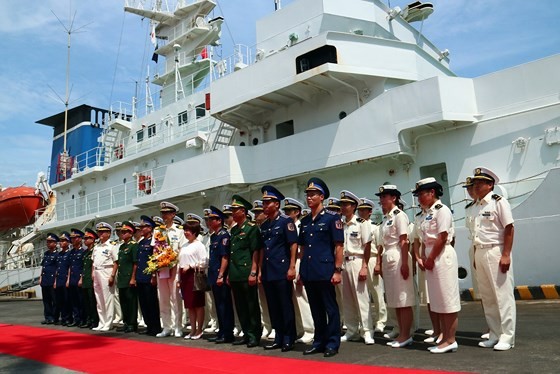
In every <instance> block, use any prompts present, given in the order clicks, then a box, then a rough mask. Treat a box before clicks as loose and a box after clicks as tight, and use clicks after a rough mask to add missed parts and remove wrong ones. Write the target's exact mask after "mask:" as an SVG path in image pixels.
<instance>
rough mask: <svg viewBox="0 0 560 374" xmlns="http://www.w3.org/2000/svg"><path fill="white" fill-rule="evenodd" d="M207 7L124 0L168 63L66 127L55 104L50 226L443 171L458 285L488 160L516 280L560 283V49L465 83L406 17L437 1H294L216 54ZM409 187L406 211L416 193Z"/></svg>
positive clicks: (368, 191) (214, 27)
mask: <svg viewBox="0 0 560 374" xmlns="http://www.w3.org/2000/svg"><path fill="white" fill-rule="evenodd" d="M276 3H277V4H279V2H276ZM215 6H216V1H214V0H193V1H186V0H185V1H179V2H178V3H177V4H176V5H173V6H171V5H170V7H167V2H163V3H162V2H161V1H156V2H155V4H154V6H153V7H148V5H147V4H145V1H140V0H136V1H135V0H127V1H126V4H125V11H127V12H130V13H133V14H137V15H138V16H140V17H144V18H146V19H150V20H152V22H153V25H154V27H153V32H154V35H153V36H152V40H153V41H154V44H157V49H156V53H157V55H158V57H159V64H158V67H159V70H157V71H156V72H155V74H154V73H153V72H152V73H151V74H150V76H149V78H148V82H147V85H146V95H145V96H146V99H145V100H142V101H140V99H138V98H134V99H133V100H132V103H131V104H130V105H129V106H126V105H118V106H114V107H112V108H111V109H110V110H102V109H98V108H92V107H89V106H80V107H78V108H74V109H73V110H71V111H70V112H69V118H73V121H71V122H72V123H69V124H68V128H67V130H66V131H64V126H63V123H64V121H63V120H62V116H61V115H57V116H53V117H50V118H47V119H44V120H41V121H39V122H40V123H43V124H47V125H51V126H53V127H54V129H55V137H54V143H53V144H54V145H53V160H52V166H51V173H50V182H51V185H52V188H53V190H54V191H55V192H56V197H57V200H56V205H55V208H54V212H55V218H54V219H53V220H51V221H50V222H48V223H45V224H43V225H42V226H41V227H40V231H41V232H48V231H55V232H59V231H62V230H67V229H69V228H70V227H86V226H87V227H90V226H92V225H93V224H94V223H95V222H99V221H101V220H103V221H107V222H114V221H122V220H138V218H139V216H140V215H141V214H157V213H158V210H159V209H158V207H159V205H158V204H159V202H161V201H163V200H167V201H172V202H173V203H175V204H177V205H178V206H179V208H180V209H181V211H182V212H194V213H197V214H200V213H201V211H202V209H203V208H205V207H207V206H208V205H210V204H213V205H221V204H224V203H228V202H229V201H230V198H231V195H232V194H234V193H240V194H242V195H243V196H245V197H246V198H248V199H257V198H259V197H260V187H261V186H262V185H263V184H267V183H272V184H274V185H275V186H277V187H278V188H279V189H280V190H281V191H283V193H284V194H285V195H287V196H291V197H294V198H297V199H299V200H301V201H305V199H304V186H305V183H306V181H307V179H308V178H309V177H310V176H319V177H320V178H322V179H323V180H325V181H326V182H327V184H328V185H329V188H330V190H331V191H333V195H336V194H337V192H338V191H340V190H342V189H348V190H351V191H353V192H354V193H356V194H358V195H359V196H363V197H369V198H372V197H374V193H375V192H376V191H377V188H378V186H380V185H381V184H383V183H385V182H390V183H391V184H396V185H398V186H399V188H400V190H401V191H410V190H411V189H412V188H413V186H414V183H415V182H416V181H417V180H419V179H421V178H424V177H428V176H433V177H435V178H436V179H437V180H438V181H439V182H440V183H441V184H442V185H443V186H444V189H445V194H444V196H443V201H444V202H445V203H446V204H448V205H449V206H450V207H452V209H453V212H454V216H455V224H456V226H457V230H456V231H457V234H456V235H457V240H456V249H457V252H458V255H459V266H460V271H459V277H460V286H461V288H462V289H466V288H469V287H470V286H471V274H470V266H469V264H468V255H467V251H468V245H469V244H468V239H467V233H466V230H465V227H464V206H465V205H466V204H467V202H468V201H467V196H466V195H465V191H464V189H463V188H462V182H463V181H464V180H465V178H466V177H467V176H469V175H471V174H472V172H473V169H474V168H475V167H478V166H487V167H489V168H491V169H492V170H494V171H495V172H496V173H497V174H498V175H499V176H500V177H501V183H500V185H498V186H497V188H496V192H497V193H499V194H501V195H502V196H504V197H505V198H507V199H508V200H509V202H510V204H511V205H512V207H513V215H514V218H515V220H516V223H515V244H514V249H513V256H514V258H515V260H514V261H515V265H514V272H515V281H516V284H517V285H531V286H533V285H543V284H560V272H558V271H557V267H558V265H559V264H560V254H559V252H558V251H557V250H556V248H557V241H556V232H555V231H556V230H558V229H559V228H560V215H559V213H560V199H559V198H558V196H557V189H558V186H559V185H560V168H559V161H560V70H559V69H558V67H559V66H560V56H558V55H556V56H552V57H549V58H545V59H542V60H539V61H534V62H531V63H527V64H524V65H521V66H517V67H514V68H510V69H506V70H503V71H498V72H495V73H492V74H488V75H484V76H481V77H477V78H474V79H471V78H461V77H457V76H456V75H455V74H454V73H453V72H452V71H451V70H450V69H449V59H448V53H447V51H442V50H440V49H439V48H438V47H436V46H435V45H433V44H432V43H431V42H430V41H429V40H428V39H426V37H425V36H424V35H423V34H422V33H420V32H419V31H418V29H417V28H415V27H413V26H411V23H412V22H429V20H426V18H427V17H428V16H429V15H430V13H431V12H432V10H433V9H432V7H431V5H430V4H421V3H419V2H417V3H413V4H411V5H409V6H408V7H406V8H405V9H399V8H389V7H388V6H387V5H386V4H385V3H383V2H381V1H379V0H367V1H366V0H345V1H340V0H297V1H294V2H293V3H290V4H289V5H288V6H285V7H283V8H281V9H277V11H275V12H272V13H271V14H270V15H268V16H267V17H265V18H264V19H262V20H259V21H258V23H257V25H256V37H257V40H256V45H255V46H254V47H244V46H237V47H236V53H235V55H234V56H233V57H232V58H224V59H222V58H218V57H217V56H216V54H214V53H213V51H214V46H216V45H218V44H219V38H220V34H221V26H222V22H224V20H223V19H222V18H221V17H217V18H212V17H211V16H209V15H210V14H211V12H212V10H213V9H214V7H215ZM434 16H435V15H434ZM154 87H157V90H156V89H154ZM152 91H153V94H152ZM140 102H142V104H140ZM84 113H85V116H84ZM63 139H64V147H62V142H63ZM66 142H68V144H69V146H68V147H67V146H66ZM84 144H87V145H86V146H84ZM65 150H67V153H64V151H65ZM403 198H404V199H405V200H406V201H407V206H406V207H405V208H406V209H405V211H406V212H407V213H408V214H409V216H410V217H412V216H413V215H414V214H415V213H416V212H417V209H418V208H417V204H416V202H415V200H414V198H413V196H412V194H411V193H410V192H407V193H406V194H404V196H403Z"/></svg>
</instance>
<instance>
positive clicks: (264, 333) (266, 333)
mask: <svg viewBox="0 0 560 374" xmlns="http://www.w3.org/2000/svg"><path fill="white" fill-rule="evenodd" d="M269 334H270V331H268V330H267V329H264V328H263V330H262V334H261V339H265V338H266V337H267V336H268V335H269Z"/></svg>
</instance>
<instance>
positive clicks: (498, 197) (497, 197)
mask: <svg viewBox="0 0 560 374" xmlns="http://www.w3.org/2000/svg"><path fill="white" fill-rule="evenodd" d="M492 199H494V200H496V201H500V200H501V199H502V197H501V196H500V195H498V194H493V195H492Z"/></svg>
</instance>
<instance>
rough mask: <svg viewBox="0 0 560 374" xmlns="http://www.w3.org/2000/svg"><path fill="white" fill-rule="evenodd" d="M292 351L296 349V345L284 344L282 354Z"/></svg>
mask: <svg viewBox="0 0 560 374" xmlns="http://www.w3.org/2000/svg"><path fill="white" fill-rule="evenodd" d="M292 349H294V344H293V343H292V344H284V345H283V346H282V352H289V351H291V350H292Z"/></svg>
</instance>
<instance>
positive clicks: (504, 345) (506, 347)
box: [494, 342, 514, 351]
mask: <svg viewBox="0 0 560 374" xmlns="http://www.w3.org/2000/svg"><path fill="white" fill-rule="evenodd" d="M513 347H514V345H513V344H509V343H505V342H498V344H496V345H495V346H494V350H495V351H509V350H510V349H512V348H513Z"/></svg>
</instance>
